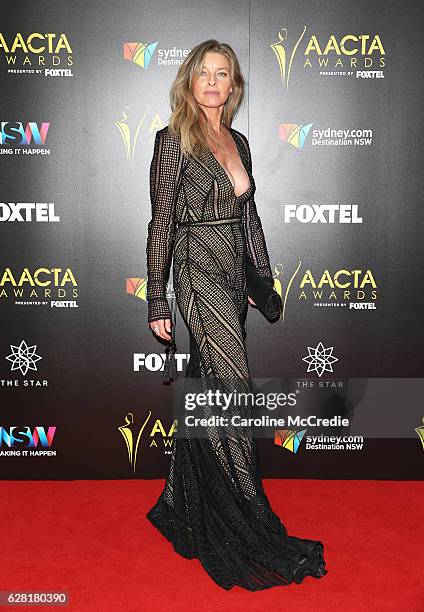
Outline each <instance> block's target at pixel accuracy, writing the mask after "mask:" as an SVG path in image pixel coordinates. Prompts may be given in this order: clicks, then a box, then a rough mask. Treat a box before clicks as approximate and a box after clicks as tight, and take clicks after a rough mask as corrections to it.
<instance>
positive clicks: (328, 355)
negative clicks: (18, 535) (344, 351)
mask: <svg viewBox="0 0 424 612" xmlns="http://www.w3.org/2000/svg"><path fill="white" fill-rule="evenodd" d="M333 348H334V347H333V346H330V347H329V348H324V345H323V343H322V342H319V343H318V345H317V346H316V347H315V348H313V347H312V346H308V352H309V355H308V356H307V357H303V358H302V361H306V363H307V364H308V372H316V373H317V374H318V376H322V375H323V374H324V372H332V371H333V368H332V367H331V364H332V363H334V362H335V361H338V359H337V357H333Z"/></svg>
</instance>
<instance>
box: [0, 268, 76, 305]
mask: <svg viewBox="0 0 424 612" xmlns="http://www.w3.org/2000/svg"><path fill="white" fill-rule="evenodd" d="M69 285H71V286H72V287H73V289H72V295H73V297H78V289H76V287H78V283H77V281H76V279H75V276H74V274H73V272H72V270H71V269H70V268H66V270H62V268H38V269H37V270H34V271H33V272H31V271H30V270H29V268H24V269H23V270H22V272H12V270H11V268H5V269H4V270H3V271H1V270H0V298H3V297H9V296H8V290H9V288H10V293H11V294H13V295H14V296H15V297H23V291H24V289H27V288H31V295H30V296H29V297H38V294H37V291H38V287H41V288H44V290H43V292H41V293H43V294H44V297H51V288H52V287H53V288H55V289H56V288H57V291H58V295H59V296H60V297H64V295H66V289H67V288H68V287H69Z"/></svg>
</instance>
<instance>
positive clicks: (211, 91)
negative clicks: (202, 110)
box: [193, 51, 233, 108]
mask: <svg viewBox="0 0 424 612" xmlns="http://www.w3.org/2000/svg"><path fill="white" fill-rule="evenodd" d="M232 90H233V89H232V85H231V76H230V64H229V61H228V59H227V57H226V56H225V55H223V54H222V53H215V52H212V51H208V52H207V53H206V54H205V58H204V60H203V67H202V68H201V71H200V75H199V76H198V77H195V79H194V81H193V94H194V97H195V98H196V101H197V103H198V104H200V105H201V106H207V107H208V108H218V107H219V106H222V105H223V104H225V102H226V101H227V98H228V96H229V94H230V93H231V92H232Z"/></svg>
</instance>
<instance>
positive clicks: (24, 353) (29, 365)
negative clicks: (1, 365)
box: [6, 340, 42, 376]
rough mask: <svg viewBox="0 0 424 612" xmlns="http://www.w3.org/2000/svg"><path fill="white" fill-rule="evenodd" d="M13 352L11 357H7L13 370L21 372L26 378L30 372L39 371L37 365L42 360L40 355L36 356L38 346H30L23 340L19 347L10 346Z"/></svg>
mask: <svg viewBox="0 0 424 612" xmlns="http://www.w3.org/2000/svg"><path fill="white" fill-rule="evenodd" d="M10 348H11V349H12V352H11V354H10V355H8V356H7V357H6V359H7V360H8V361H11V362H12V368H11V371H12V372H13V370H20V371H21V373H22V374H23V375H24V376H25V374H26V373H27V372H28V370H35V371H37V366H36V365H35V363H36V361H39V360H40V359H42V357H40V356H39V355H36V353H35V351H36V349H37V345H36V344H34V345H33V346H28V345H27V343H26V342H25V340H22V342H21V343H20V345H19V346H14V345H13V344H11V345H10Z"/></svg>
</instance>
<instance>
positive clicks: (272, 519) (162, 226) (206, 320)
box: [146, 40, 327, 591]
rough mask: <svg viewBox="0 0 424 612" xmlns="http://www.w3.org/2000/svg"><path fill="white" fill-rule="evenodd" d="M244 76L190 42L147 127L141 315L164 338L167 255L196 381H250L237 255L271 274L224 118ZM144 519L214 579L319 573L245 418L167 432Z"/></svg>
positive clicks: (223, 56) (224, 56)
mask: <svg viewBox="0 0 424 612" xmlns="http://www.w3.org/2000/svg"><path fill="white" fill-rule="evenodd" d="M243 92H244V79H243V77H242V75H241V71H240V67H239V63H238V60H237V57H236V56H235V54H234V51H233V50H232V48H231V47H230V46H229V45H226V44H220V43H218V42H217V41H216V40H207V41H205V42H204V43H201V44H199V45H197V46H196V47H194V49H192V51H191V53H190V54H189V55H188V56H187V58H186V59H185V61H184V62H183V64H181V66H180V68H179V70H178V74H177V77H176V79H175V81H174V84H173V86H172V89H171V107H172V110H173V113H172V116H171V119H170V121H169V125H168V126H166V127H165V128H163V129H162V130H159V131H158V132H157V134H156V141H155V146H154V154H153V159H152V164H151V169H150V189H151V200H152V219H151V221H150V222H149V225H148V238H147V251H146V252H147V269H148V284H147V301H148V322H149V326H150V328H151V329H152V331H153V332H154V333H155V334H156V335H157V336H158V337H160V338H163V339H165V340H170V339H171V336H170V332H171V312H170V309H169V305H168V302H167V299H166V285H167V282H168V278H169V270H170V265H171V259H172V257H173V263H174V266H173V284H174V291H175V296H176V300H177V304H178V309H179V311H180V313H181V315H182V318H183V320H184V322H185V324H186V325H187V328H188V331H189V338H190V360H189V363H188V365H187V370H186V380H187V379H188V378H193V379H197V380H199V381H201V383H202V385H203V387H202V388H204V389H207V388H211V387H212V388H215V389H217V388H220V389H224V390H235V389H236V390H240V391H246V390H247V391H248V390H251V389H252V388H253V387H252V384H251V379H250V373H249V368H248V361H247V355H246V346H245V337H246V332H245V319H246V313H247V307H248V302H250V303H251V304H254V302H253V301H252V300H251V298H250V297H249V296H248V295H247V290H246V277H245V272H244V262H245V258H246V257H250V258H251V260H252V262H253V263H254V265H255V267H256V269H257V271H258V273H259V274H260V275H261V276H264V277H266V278H267V279H269V282H270V283H273V276H272V270H271V266H270V262H269V257H268V252H267V248H266V244H265V238H264V234H263V230H262V225H261V221H260V218H259V216H258V213H257V210H256V205H255V201H254V191H255V183H254V180H253V176H252V160H251V154H250V149H249V144H248V141H247V138H246V137H245V136H244V135H243V134H241V133H240V132H238V131H236V130H234V129H233V128H231V122H232V119H233V116H234V114H235V112H236V111H237V109H238V107H239V106H240V103H241V101H242V98H243ZM147 517H148V519H149V520H150V521H151V522H152V524H153V525H154V526H156V527H157V528H158V529H159V530H160V531H161V533H162V534H163V535H164V536H165V537H166V538H167V539H168V540H169V541H170V542H172V544H173V546H174V549H175V550H176V551H177V552H178V553H180V554H181V555H182V556H184V557H186V558H188V559H191V558H193V557H197V558H198V559H199V560H200V562H201V563H202V565H203V567H204V568H205V570H206V571H207V572H208V573H209V574H210V576H211V577H212V578H213V580H215V582H216V583H217V584H218V585H219V586H221V587H223V588H224V589H227V590H228V589H231V588H232V587H233V586H234V585H239V586H241V587H244V588H246V589H248V590H251V591H256V590H260V589H265V588H268V587H272V586H276V585H283V584H289V583H291V582H293V581H294V582H297V583H300V582H301V581H302V580H303V579H304V577H305V576H306V575H308V574H309V575H311V576H314V577H316V578H319V577H321V576H323V575H325V574H326V573H327V570H325V569H324V567H325V561H324V559H323V545H322V543H321V542H318V541H314V540H307V539H301V538H296V537H293V536H289V535H288V534H287V530H286V528H285V527H284V525H283V524H282V523H281V521H280V519H279V518H278V516H277V515H276V514H275V513H274V512H273V511H272V509H271V506H270V503H269V501H268V499H267V497H266V495H265V492H264V489H263V487H262V481H261V476H260V473H259V463H258V455H257V447H256V440H255V439H254V437H253V436H252V432H251V430H250V429H248V428H245V429H243V430H240V428H237V431H232V430H230V428H228V429H226V430H225V432H224V435H223V436H222V432H220V433H218V431H217V430H216V429H215V428H213V427H211V428H209V429H208V433H207V436H206V437H198V438H193V437H191V436H190V434H189V432H188V431H187V435H186V437H185V438H177V439H175V440H174V446H173V452H172V457H171V466H170V471H169V474H168V478H167V480H166V484H165V487H164V490H163V491H162V493H161V495H160V497H159V499H158V500H157V502H156V504H155V506H154V507H153V508H152V509H151V510H150V511H149V513H148V514H147Z"/></svg>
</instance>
